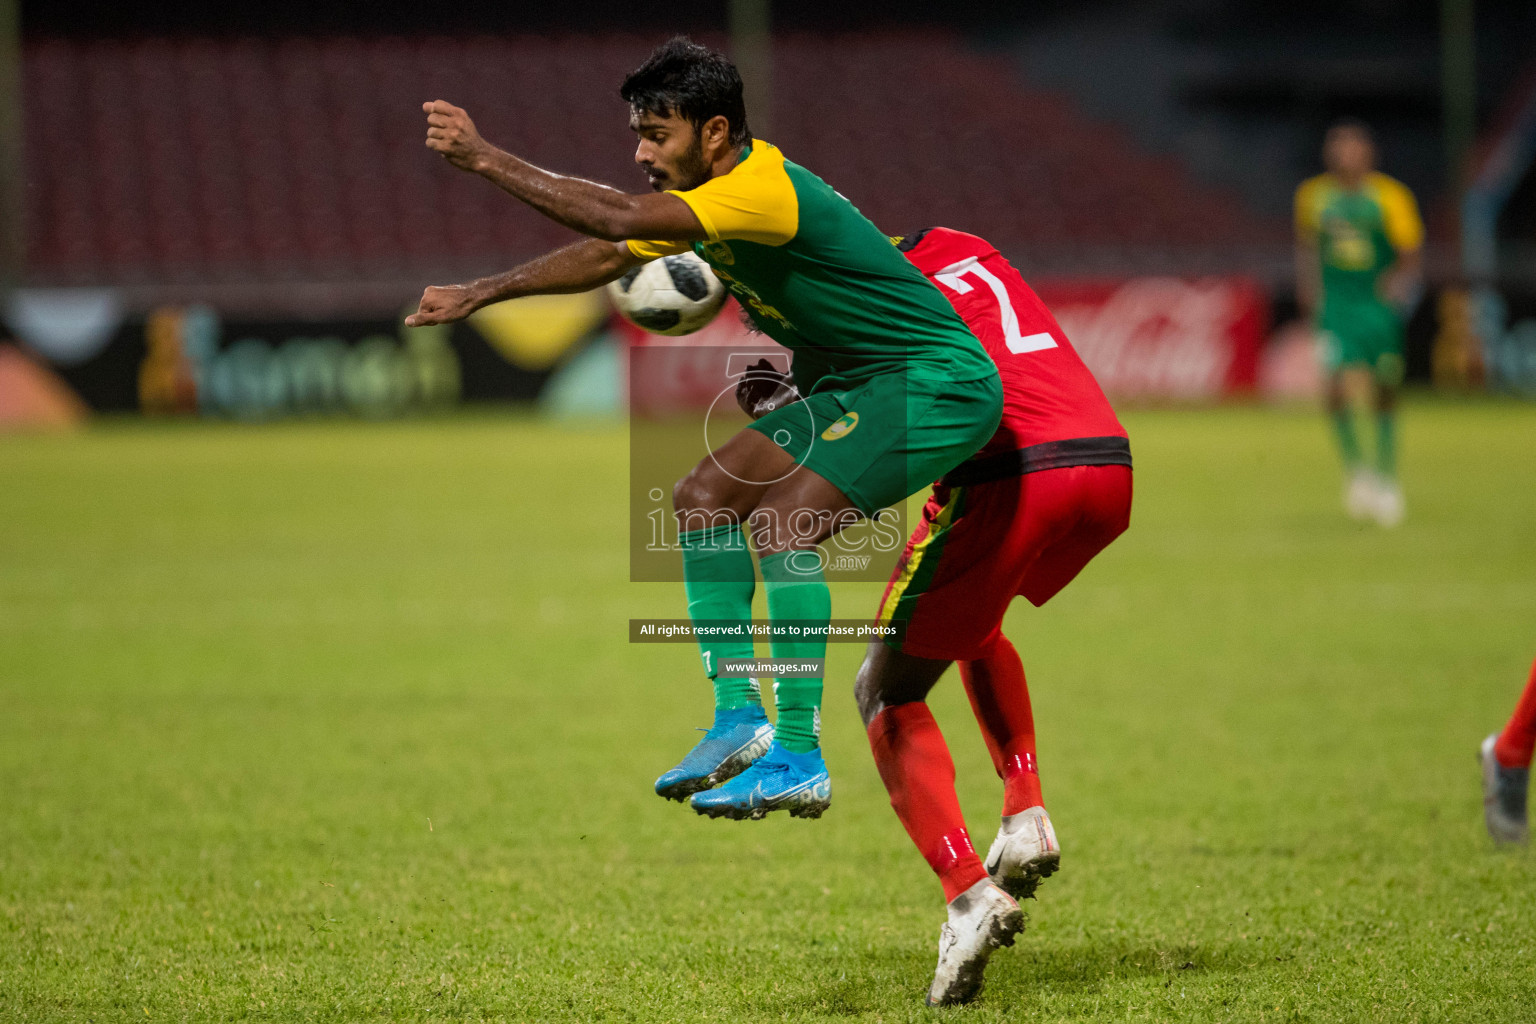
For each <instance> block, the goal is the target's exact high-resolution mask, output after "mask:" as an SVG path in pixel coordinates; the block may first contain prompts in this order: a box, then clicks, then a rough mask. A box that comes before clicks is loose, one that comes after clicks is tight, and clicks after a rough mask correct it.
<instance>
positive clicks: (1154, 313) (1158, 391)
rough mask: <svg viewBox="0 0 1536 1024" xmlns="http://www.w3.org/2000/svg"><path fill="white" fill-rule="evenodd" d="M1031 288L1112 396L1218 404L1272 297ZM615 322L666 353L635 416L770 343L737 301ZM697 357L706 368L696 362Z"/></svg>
mask: <svg viewBox="0 0 1536 1024" xmlns="http://www.w3.org/2000/svg"><path fill="white" fill-rule="evenodd" d="M1034 287H1035V291H1036V292H1037V293H1038V294H1039V295H1040V297H1041V298H1042V299H1043V300H1044V301H1045V303H1046V305H1048V306H1049V307H1050V308H1051V312H1052V313H1054V314H1055V315H1056V319H1057V320H1058V321H1059V322H1060V323H1061V326H1062V329H1063V330H1064V331H1065V332H1066V335H1067V338H1068V339H1069V340H1070V341H1071V342H1072V344H1073V346H1074V347H1075V348H1076V349H1077V351H1078V353H1079V354H1080V355H1081V356H1082V357H1083V361H1084V362H1085V363H1087V364H1088V367H1089V369H1091V370H1092V371H1093V374H1094V376H1095V377H1097V378H1098V381H1099V384H1100V385H1102V386H1103V388H1104V390H1105V391H1106V392H1108V394H1109V395H1110V397H1111V398H1117V399H1131V400H1138V401H1150V402H1165V401H1174V402H1203V401H1215V400H1217V399H1221V398H1225V397H1229V396H1234V395H1241V394H1245V393H1248V392H1251V391H1253V390H1254V388H1255V386H1256V384H1257V381H1258V368H1259V354H1260V351H1261V350H1262V348H1263V345H1264V338H1265V335H1266V333H1267V331H1268V330H1269V298H1268V296H1267V295H1266V294H1265V292H1264V290H1263V288H1262V287H1260V285H1259V284H1258V282H1256V281H1254V280H1251V279H1249V278H1245V277H1207V278H1196V279H1187V278H1177V277H1135V278H1130V279H1127V280H1046V281H1042V282H1040V283H1037V284H1035V285H1034ZM621 327H622V328H624V332H625V337H626V338H628V339H629V341H630V344H631V345H642V346H646V347H647V348H665V349H666V350H667V352H666V354H665V355H664V356H663V355H661V354H660V353H655V354H653V355H652V356H651V357H650V358H648V359H647V360H645V363H644V365H645V367H646V368H647V369H646V372H644V373H642V374H640V375H639V376H636V375H634V374H631V380H630V387H631V395H630V403H631V406H632V407H633V408H634V409H635V410H636V411H637V412H640V413H642V414H643V413H646V412H647V411H652V410H660V409H675V408H683V407H690V406H691V407H698V406H706V407H707V406H708V405H709V404H710V403H711V402H714V401H715V400H716V399H718V398H719V397H720V385H719V383H718V382H719V379H720V369H719V367H717V366H715V365H714V363H715V362H718V360H719V354H718V353H719V352H720V350H721V349H722V348H724V347H730V346H733V345H734V346H739V347H740V350H741V352H742V353H743V354H746V353H754V354H761V353H764V352H765V351H767V350H772V349H775V348H776V346H775V345H774V344H773V342H772V341H770V340H769V339H767V338H766V337H764V336H763V335H761V334H754V333H752V332H751V331H750V330H749V329H748V328H747V326H746V325H745V324H744V323H743V322H742V320H741V318H740V310H739V308H738V307H737V306H736V305H735V303H734V302H731V303H728V304H727V305H726V307H725V309H723V310H722V311H721V313H720V315H719V316H718V317H716V318H715V320H714V322H712V323H711V324H710V325H709V326H708V327H706V328H704V329H703V330H701V331H698V332H697V333H695V334H691V335H687V336H685V337H681V338H667V337H660V336H657V335H654V334H647V333H646V332H644V331H642V330H640V329H639V328H636V327H633V326H632V325H629V324H628V323H621ZM756 357H757V356H756V355H754V358H756ZM699 360H703V361H706V362H707V363H708V365H695V363H696V362H697V361H699ZM745 366H746V361H745V360H743V362H742V369H743V370H744V369H745Z"/></svg>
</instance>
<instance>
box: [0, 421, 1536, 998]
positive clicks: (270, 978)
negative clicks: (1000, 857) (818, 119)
mask: <svg viewBox="0 0 1536 1024" xmlns="http://www.w3.org/2000/svg"><path fill="white" fill-rule="evenodd" d="M1126 422H1127V424H1128V425H1129V427H1130V428H1131V433H1132V440H1133V445H1134V448H1135V452H1136V466H1137V469H1136V487H1137V496H1136V509H1135V514H1134V517H1133V522H1132V527H1131V530H1130V532H1129V533H1128V534H1127V535H1126V536H1125V537H1124V538H1122V539H1121V540H1120V541H1119V542H1117V543H1116V544H1115V545H1114V546H1113V547H1112V548H1111V549H1110V550H1109V551H1108V552H1107V553H1106V554H1105V555H1104V556H1103V557H1102V558H1101V559H1100V560H1099V561H1098V562H1096V563H1095V564H1094V565H1093V566H1091V567H1090V568H1089V569H1088V571H1087V572H1086V573H1085V574H1084V576H1083V577H1082V578H1081V579H1079V580H1078V581H1077V582H1076V583H1075V584H1074V585H1073V586H1071V587H1069V588H1068V589H1067V590H1066V592H1065V593H1063V594H1062V595H1061V596H1060V597H1059V598H1058V599H1057V600H1056V601H1055V602H1053V603H1052V604H1051V605H1049V606H1048V607H1047V608H1045V609H1042V610H1035V609H1032V608H1029V607H1027V606H1026V605H1024V604H1023V603H1022V602H1020V603H1019V604H1018V605H1017V606H1016V607H1015V609H1014V611H1013V613H1012V615H1011V616H1010V619H1009V633H1010V635H1011V636H1012V637H1013V638H1014V640H1015V642H1016V643H1017V644H1018V647H1019V649H1020V651H1021V652H1022V653H1023V655H1024V659H1025V665H1026V668H1027V669H1028V671H1029V674H1030V681H1031V685H1032V688H1033V692H1034V697H1035V703H1036V711H1037V716H1038V721H1039V727H1040V764H1041V770H1042V773H1043V781H1044V786H1045V793H1046V799H1047V803H1048V805H1049V807H1050V808H1051V810H1052V814H1053V816H1054V818H1055V821H1056V823H1057V827H1058V829H1059V832H1060V835H1061V838H1062V843H1063V846H1064V849H1065V857H1064V860H1063V870H1062V872H1061V873H1060V874H1059V875H1057V876H1056V877H1055V878H1053V879H1051V880H1050V881H1049V882H1047V883H1046V884H1045V885H1044V886H1043V887H1042V889H1041V894H1040V899H1039V901H1038V902H1036V903H1032V904H1029V905H1028V907H1027V909H1028V910H1029V913H1030V917H1031V921H1030V925H1029V928H1028V930H1027V931H1026V932H1025V934H1024V936H1022V937H1021V939H1020V942H1019V944H1018V945H1017V946H1016V947H1014V948H1013V949H1009V950H1003V951H1001V952H1000V953H999V954H998V955H997V956H996V957H995V958H994V960H993V962H992V967H991V969H990V970H989V972H988V983H987V988H986V991H985V992H984V993H983V995H982V997H981V999H980V1001H979V1002H978V1003H977V1004H976V1005H974V1006H973V1007H971V1008H967V1009H958V1010H949V1011H930V1010H926V1009H924V1008H922V1006H921V1005H920V1000H921V997H922V994H923V992H924V991H925V988H926V986H927V984H928V981H929V978H930V975H931V971H932V969H933V958H934V954H935V949H936V941H937V936H938V927H939V924H940V922H941V920H942V895H941V893H940V890H939V887H938V884H937V883H936V882H935V881H934V879H933V878H932V877H931V875H930V874H929V872H928V869H927V867H926V865H925V864H924V863H923V861H922V859H921V858H920V857H919V856H918V854H917V853H916V852H915V851H914V850H913V849H912V848H911V846H910V845H909V843H908V841H907V839H906V836H905V833H903V832H902V830H901V828H900V825H899V824H898V822H897V820H896V818H895V816H894V815H893V814H892V813H891V811H890V809H889V806H888V805H887V803H886V799H885V794H884V791H883V790H882V788H881V786H880V783H879V780H878V777H877V776H876V774H875V771H874V767H873V764H872V763H871V761H870V758H869V754H868V753H867V746H866V742H865V739H864V736H863V732H862V730H861V728H860V727H859V724H858V720H857V716H856V714H855V711H854V708H853V703H852V699H851V695H850V681H851V678H852V676H853V672H854V669H855V666H856V664H857V659H858V656H859V650H858V649H857V648H856V647H853V646H839V647H835V648H834V649H833V651H832V654H831V660H830V663H829V669H830V678H829V680H828V688H827V712H826V715H825V722H826V734H825V737H824V738H825V741H826V748H827V760H828V762H829V764H830V766H831V769H832V774H833V780H834V800H833V806H832V809H831V811H830V812H829V813H828V814H827V816H826V817H824V818H822V819H821V820H820V821H799V820H790V819H788V818H786V817H783V816H775V817H774V818H770V819H769V820H767V821H764V822H759V823H751V822H742V823H736V822H726V821H708V820H704V819H700V818H697V817H695V816H694V815H693V814H692V813H691V812H689V811H687V810H686V809H684V808H681V807H679V806H678V805H676V804H669V803H665V802H663V801H661V800H659V799H657V798H656V797H655V796H653V795H652V793H651V791H650V787H651V782H652V780H653V778H654V777H655V776H656V775H657V774H658V773H659V772H660V771H662V770H663V769H665V768H667V767H669V766H670V765H671V764H672V763H673V762H674V761H675V760H676V759H677V757H679V756H680V755H681V754H682V753H683V752H684V751H685V750H686V749H687V748H688V747H689V745H691V744H692V742H693V741H694V739H695V738H696V736H697V733H695V732H693V729H694V727H696V726H702V725H706V724H708V720H709V710H708V688H707V686H706V685H705V683H704V681H703V680H702V679H701V678H700V676H699V673H698V669H697V660H696V656H695V654H694V653H693V650H692V649H691V648H689V647H683V646H670V645H636V646H630V645H629V644H627V643H626V641H625V637H626V622H627V619H628V618H630V617H631V616H636V617H639V616H648V615H664V616H674V615H682V614H684V613H685V606H684V601H683V597H682V588H681V587H680V586H668V585H661V584H647V585H639V584H635V585H632V584H629V583H628V582H627V581H626V551H625V546H624V545H625V543H626V537H627V531H626V515H627V510H626V508H625V505H624V494H625V473H626V464H627V463H626V456H627V453H626V445H625V430H624V428H623V426H622V425H620V424H612V425H594V426H587V427H580V428H574V429H573V428H561V427H556V426H552V425H548V424H544V423H540V422H538V421H534V420H531V419H527V418H522V417H517V416H509V417H489V416H488V417H467V418H462V419H450V420H445V421H432V422H419V423H406V424H398V425H368V424H298V425H282V426H271V427H260V428H237V427H206V426H198V427H192V426H156V425H132V424H117V425H110V426H107V427H105V428H101V429H98V430H95V431H92V432H89V433H86V434H83V435H80V436H75V437H65V438H35V437H34V438H16V437H12V438H5V439H0V1019H5V1020H25V1021H50V1020H98V1021H108V1020H135V1021H144V1020H251V1021H307V1020H317V1021H343V1020H348V1021H350V1020H391V1019H399V1020H481V1019H489V1020H506V1021H536V1020H550V1021H731V1022H735V1021H740V1022H748V1021H780V1020H795V1021H798V1020H861V1021H908V1020H940V1019H948V1020H955V1021H971V1020H976V1021H1005V1020H1006V1021H1033V1020H1068V1019H1071V1020H1105V1021H1126V1020H1130V1021H1163V1020H1202V1021H1204V1020H1210V1021H1243V1022H1248V1021H1391V1022H1401V1021H1424V1022H1440V1021H1469V1022H1470V1021H1477V1022H1484V1021H1492V1020H1529V1019H1532V1015H1536V971H1533V969H1532V966H1531V964H1532V962H1533V960H1536V917H1533V915H1532V913H1531V908H1532V906H1533V905H1536V856H1533V854H1532V853H1530V852H1527V851H1523V850H1521V851H1514V852H1510V851H1499V850H1495V849H1493V848H1492V847H1491V846H1490V844H1489V842H1488V841H1487V838H1486V836H1485V834H1484V833H1483V828H1482V819H1481V807H1480V801H1479V795H1478V790H1477V783H1476V774H1475V768H1474V763H1473V752H1474V748H1475V746H1476V744H1477V742H1478V741H1479V740H1480V739H1481V738H1482V737H1483V736H1484V735H1485V734H1486V733H1487V732H1489V731H1490V730H1492V729H1493V728H1495V727H1497V726H1498V725H1499V724H1500V723H1501V722H1502V721H1503V719H1504V717H1505V716H1506V715H1507V713H1508V711H1509V709H1510V708H1511V706H1512V704H1513V702H1514V699H1515V697H1516V695H1517V693H1518V692H1519V689H1520V686H1521V685H1522V683H1523V682H1524V679H1525V674H1526V671H1527V670H1528V668H1529V666H1530V663H1531V658H1532V656H1533V655H1536V513H1533V501H1536V457H1533V453H1536V408H1532V407H1529V406H1517V405H1509V404H1502V403H1495V402H1487V403H1476V404H1468V405H1453V404H1443V403H1439V402H1434V401H1427V400H1420V401H1417V402H1415V403H1413V404H1411V405H1410V406H1409V408H1408V409H1407V412H1406V416H1405V421H1404V427H1403V445H1402V447H1403V452H1404V477H1405V483H1406V493H1407V497H1408V519H1407V521H1406V523H1405V524H1404V525H1403V526H1402V527H1401V528H1399V529H1397V530H1395V531H1392V532H1383V531H1380V530H1377V529H1374V528H1366V527H1360V526H1356V525H1353V524H1351V523H1349V522H1347V521H1345V519H1344V517H1343V515H1342V512H1341V510H1340V507H1339V480H1338V475H1339V474H1338V471H1337V468H1336V465H1335V461H1334V457H1333V453H1332V451H1331V450H1330V447H1329V444H1328V439H1327V435H1326V431H1325V429H1324V425H1323V423H1322V421H1321V418H1320V417H1319V416H1316V415H1315V414H1313V413H1311V412H1307V411H1301V410H1296V411H1278V412H1277V411H1271V410H1264V409H1247V408H1237V409H1219V410H1210V411H1199V412H1188V411H1146V412H1135V413H1132V414H1129V415H1127V416H1126ZM876 596H877V588H876V587H874V586H873V585H865V584H860V585H847V586H841V587H839V588H837V589H836V591H835V592H834V595H833V600H834V608H835V613H836V614H838V615H845V616H849V617H854V616H863V615H867V614H870V613H871V612H872V610H873V607H874V602H875V599H876ZM933 703H934V707H935V712H936V714H937V716H938V718H939V721H940V723H941V724H942V725H943V726H944V727H945V729H946V733H947V735H948V737H949V739H950V744H951V746H952V748H953V749H954V753H955V759H956V763H957V767H958V772H959V780H960V789H961V798H962V801H963V803H964V805H965V808H966V812H967V815H968V817H969V820H970V824H971V830H972V832H973V834H974V835H975V836H976V837H977V840H978V844H984V843H985V842H986V841H987V840H988V838H989V837H990V835H991V832H992V831H993V829H994V827H995V825H994V824H993V818H994V815H995V814H996V813H997V806H998V802H999V800H1000V792H1001V789H1000V784H999V783H998V782H997V781H996V779H995V778H994V777H993V776H992V774H991V770H990V764H989V762H988V761H987V757H986V752H985V750H984V748H983V746H982V743H981V740H980V737H979V735H978V734H977V730H976V726H975V724H974V723H973V721H972V720H971V718H970V714H969V711H968V708H967V707H966V704H965V699H964V695H963V693H962V692H961V690H960V688H959V686H958V684H957V683H956V681H955V680H954V679H953V677H950V678H948V679H946V681H945V682H944V683H941V684H940V687H939V689H938V690H937V691H936V693H935V696H934V701H933Z"/></svg>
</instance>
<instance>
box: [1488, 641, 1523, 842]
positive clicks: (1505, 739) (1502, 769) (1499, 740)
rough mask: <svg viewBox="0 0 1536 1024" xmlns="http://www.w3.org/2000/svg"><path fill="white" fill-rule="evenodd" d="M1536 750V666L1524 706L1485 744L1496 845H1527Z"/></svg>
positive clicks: (1490, 824) (1491, 826) (1491, 829)
mask: <svg viewBox="0 0 1536 1024" xmlns="http://www.w3.org/2000/svg"><path fill="white" fill-rule="evenodd" d="M1533 750H1536V664H1533V665H1532V666H1531V678H1530V679H1529V680H1528V681H1527V682H1526V684H1525V692H1524V693H1522V694H1520V703H1518V704H1516V705H1515V713H1514V714H1513V715H1511V716H1510V717H1509V721H1508V722H1507V723H1506V724H1505V726H1504V728H1503V730H1502V731H1500V732H1496V733H1494V734H1493V735H1492V736H1489V737H1488V738H1487V739H1485V740H1483V745H1482V747H1481V749H1479V750H1478V756H1477V759H1478V763H1479V764H1480V765H1482V768H1483V819H1484V821H1485V822H1486V823H1487V825H1488V834H1489V835H1490V836H1492V837H1493V840H1494V842H1496V843H1523V842H1525V841H1526V838H1527V836H1528V834H1529V829H1528V826H1527V823H1526V811H1525V803H1526V796H1527V794H1528V792H1529V791H1530V786H1531V752H1532V751H1533Z"/></svg>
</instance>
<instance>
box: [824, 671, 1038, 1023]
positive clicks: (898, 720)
mask: <svg viewBox="0 0 1536 1024" xmlns="http://www.w3.org/2000/svg"><path fill="white" fill-rule="evenodd" d="M949 664H950V663H949V662H947V661H936V660H932V659H928V658H917V657H914V656H912V655H909V654H903V653H901V652H899V651H896V650H894V649H893V648H891V647H889V646H887V645H886V644H884V643H882V642H879V641H876V642H874V643H872V644H870V646H869V651H868V653H867V654H866V656H865V658H864V664H863V665H862V666H861V667H860V668H859V676H858V681H857V683H856V684H855V691H854V692H855V695H856V696H857V698H858V702H859V713H860V715H862V716H863V719H864V725H865V728H866V729H867V730H868V733H869V746H870V750H871V751H872V752H873V753H874V756H875V765H876V766H877V767H878V768H879V770H880V779H881V781H883V782H884V783H885V788H886V791H887V792H888V793H889V794H890V797H891V807H892V808H894V809H895V811H896V816H897V817H898V818H900V819H901V823H902V825H903V826H904V827H905V828H906V830H907V835H909V836H911V837H912V842H913V843H914V844H916V846H917V848H918V849H919V850H920V851H921V852H922V854H923V857H924V858H925V859H926V860H927V861H928V866H929V867H931V868H932V869H933V871H934V874H936V875H938V876H939V881H940V882H941V883H942V884H943V886H944V899H945V901H946V904H947V907H946V910H947V920H946V921H945V922H944V926H943V927H942V929H941V930H940V932H939V962H938V966H937V968H936V969H935V971H934V977H933V984H932V986H931V987H930V988H929V991H928V997H927V1002H928V1005H930V1006H946V1005H950V1004H952V1003H964V1002H969V1001H970V1000H972V999H974V998H975V997H976V996H977V994H978V993H980V991H981V986H982V976H983V972H984V971H985V970H986V966H987V961H988V959H990V958H991V956H992V951H993V950H995V949H997V948H998V947H999V946H1011V945H1013V941H1014V937H1015V936H1017V935H1018V933H1019V932H1021V931H1023V929H1024V912H1023V911H1022V910H1020V909H1019V905H1018V903H1017V902H1016V901H1015V900H1014V899H1013V897H1011V896H1009V895H1008V894H1007V893H1006V892H1004V891H1003V890H1002V889H1000V888H999V887H998V886H997V885H996V884H994V883H993V882H992V880H991V879H989V878H988V877H987V870H986V868H985V867H983V866H982V863H981V858H980V857H978V856H977V854H976V848H975V847H974V846H973V845H972V844H971V837H970V834H969V832H967V831H966V827H965V818H964V816H963V815H962V814H961V811H960V800H959V798H958V797H957V796H956V795H955V765H954V761H953V760H952V759H951V758H950V755H949V747H948V745H947V744H946V743H945V742H944V734H943V733H941V732H940V731H939V726H938V723H937V722H935V721H934V718H933V714H932V712H930V711H929V710H928V705H927V703H926V701H925V698H926V697H927V695H928V691H929V690H931V689H932V688H933V684H934V683H936V682H937V681H938V679H939V677H940V676H941V675H943V673H944V670H945V669H946V668H948V667H949Z"/></svg>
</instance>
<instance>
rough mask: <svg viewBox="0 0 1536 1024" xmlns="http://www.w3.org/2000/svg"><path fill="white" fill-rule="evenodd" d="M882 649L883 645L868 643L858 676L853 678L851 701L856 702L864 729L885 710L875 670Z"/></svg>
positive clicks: (878, 642) (875, 641)
mask: <svg viewBox="0 0 1536 1024" xmlns="http://www.w3.org/2000/svg"><path fill="white" fill-rule="evenodd" d="M884 649H885V644H884V643H882V642H880V641H878V640H873V641H870V645H869V648H868V649H867V650H866V651H865V652H864V660H863V661H862V662H861V663H860V664H859V671H858V674H857V675H856V676H854V678H853V699H854V700H855V701H857V702H858V705H859V717H860V718H861V719H863V721H864V728H866V729H867V728H869V723H870V722H873V721H874V720H875V716H876V715H878V714H879V713H880V712H881V711H882V710H883V709H884V708H885V699H884V694H883V693H882V692H881V688H880V681H879V672H878V669H877V666H878V664H879V662H880V660H881V657H880V652H881V651H882V650H884Z"/></svg>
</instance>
